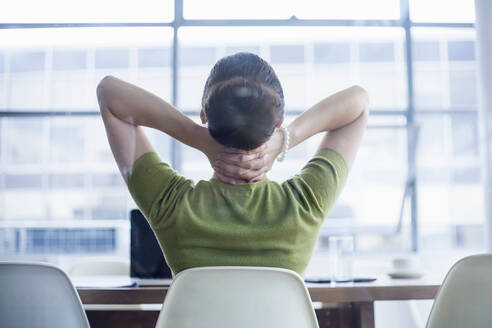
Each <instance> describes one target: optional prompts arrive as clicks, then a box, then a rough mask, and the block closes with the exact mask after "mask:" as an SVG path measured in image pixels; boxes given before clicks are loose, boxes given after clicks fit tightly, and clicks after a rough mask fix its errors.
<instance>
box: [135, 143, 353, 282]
mask: <svg viewBox="0 0 492 328" xmlns="http://www.w3.org/2000/svg"><path fill="white" fill-rule="evenodd" d="M346 178H347V165H346V163H345V161H344V159H343V158H342V156H340V155H339V154H338V153H337V152H335V151H334V150H331V149H321V150H319V151H318V152H317V154H316V155H315V156H314V157H313V158H312V159H311V160H310V161H309V162H308V163H307V164H306V166H305V167H304V168H303V169H302V170H301V172H300V173H299V174H297V175H295V176H294V177H292V178H290V179H288V180H286V181H285V182H283V183H281V184H279V183H277V182H274V181H270V180H263V181H260V182H256V183H252V184H243V185H229V184H225V183H222V182H220V181H219V180H217V179H214V178H212V179H210V180H209V181H203V180H201V181H199V182H198V183H197V184H196V185H195V184H194V183H193V181H192V180H189V179H187V178H185V177H183V176H180V175H179V174H178V173H176V172H175V171H174V170H173V169H171V168H170V167H169V165H167V164H166V163H163V162H162V161H161V160H160V159H159V157H158V155H157V154H156V153H153V152H151V153H146V154H144V155H142V156H141V157H139V158H138V159H137V160H136V161H135V163H134V165H133V168H132V172H131V174H130V176H129V179H128V188H129V190H130V193H131V195H132V197H133V199H134V200H135V202H136V204H137V205H138V207H139V208H140V210H141V211H142V213H143V214H144V215H145V217H146V218H147V220H148V221H149V223H150V226H151V227H152V229H153V230H154V233H155V235H156V237H157V240H158V241H159V244H160V246H161V248H162V250H163V252H164V256H165V258H166V261H167V263H168V265H169V267H170V268H171V270H172V271H173V274H177V273H178V272H180V271H182V270H184V269H187V268H191V267H198V266H222V265H246V266H273V267H281V268H287V269H290V270H294V271H296V272H298V273H299V274H300V275H303V274H304V270H305V269H306V267H307V265H308V263H309V260H310V258H311V255H312V252H313V249H314V246H315V243H316V240H317V237H318V233H319V230H320V227H321V224H322V223H323V220H324V218H325V217H326V215H327V214H328V211H329V210H330V208H331V206H332V205H333V203H334V202H335V200H336V198H337V197H338V195H339V194H340V192H341V190H342V188H343V185H344V183H345V180H346Z"/></svg>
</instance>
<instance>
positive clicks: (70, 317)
mask: <svg viewBox="0 0 492 328" xmlns="http://www.w3.org/2000/svg"><path fill="white" fill-rule="evenodd" d="M0 327H2V328H14V327H15V328H24V327H26V328H27V327H29V328H53V327H74V328H79V327H80V328H82V327H83V328H88V327H89V322H88V321H87V316H86V315H85V312H84V309H83V307H82V303H81V302H80V298H79V295H78V294H77V292H76V290H75V288H74V286H73V285H72V283H71V281H70V279H69V278H68V276H67V275H66V274H65V273H64V272H63V271H62V270H61V269H59V268H57V267H55V266H52V265H48V264H41V263H22V262H0Z"/></svg>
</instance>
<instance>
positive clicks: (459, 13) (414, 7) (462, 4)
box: [410, 0, 475, 22]
mask: <svg viewBox="0 0 492 328" xmlns="http://www.w3.org/2000/svg"><path fill="white" fill-rule="evenodd" d="M410 17H411V19H412V20H413V21H416V22H474V21H475V4H474V0H460V1H447V0H410Z"/></svg>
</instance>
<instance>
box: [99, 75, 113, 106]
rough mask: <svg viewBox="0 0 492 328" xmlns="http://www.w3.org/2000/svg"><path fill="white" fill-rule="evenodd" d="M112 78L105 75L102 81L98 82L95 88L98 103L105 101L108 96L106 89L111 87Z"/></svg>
mask: <svg viewBox="0 0 492 328" xmlns="http://www.w3.org/2000/svg"><path fill="white" fill-rule="evenodd" d="M113 79H114V77H113V76H111V75H107V76H105V77H103V79H102V80H101V81H100V82H99V84H98V85H97V88H96V94H97V100H98V101H99V102H101V101H103V100H106V98H107V95H108V89H109V86H110V85H111V83H112V81H113Z"/></svg>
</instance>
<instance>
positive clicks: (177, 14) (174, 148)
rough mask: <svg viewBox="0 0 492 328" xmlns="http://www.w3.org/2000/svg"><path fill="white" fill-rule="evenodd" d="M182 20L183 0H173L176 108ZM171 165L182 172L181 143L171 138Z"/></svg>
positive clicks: (173, 102) (174, 99) (173, 88)
mask: <svg viewBox="0 0 492 328" xmlns="http://www.w3.org/2000/svg"><path fill="white" fill-rule="evenodd" d="M182 21H183V0H174V21H173V43H172V53H173V54H172V63H171V67H172V104H173V106H174V107H176V108H178V106H179V101H178V96H179V90H178V74H179V63H178V60H179V58H178V56H179V39H178V31H179V28H180V26H181V24H182ZM170 146H171V166H172V167H173V168H174V169H175V170H176V171H178V172H180V173H181V172H182V169H183V167H182V145H181V144H180V143H179V141H178V140H176V139H174V138H171V140H170Z"/></svg>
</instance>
